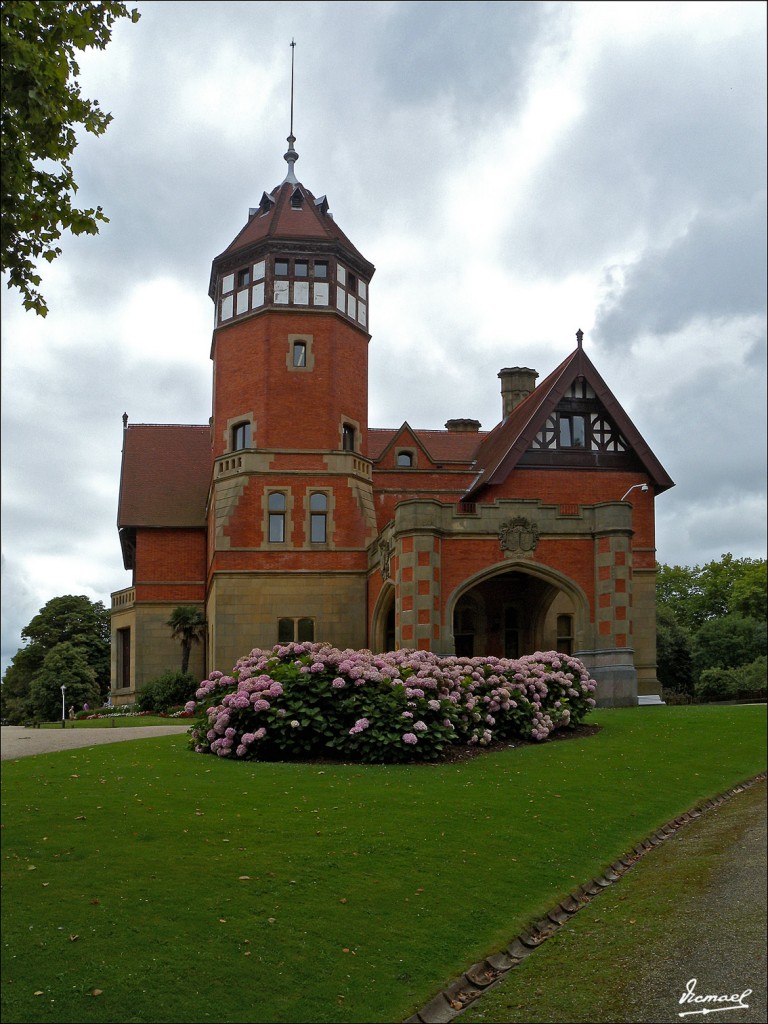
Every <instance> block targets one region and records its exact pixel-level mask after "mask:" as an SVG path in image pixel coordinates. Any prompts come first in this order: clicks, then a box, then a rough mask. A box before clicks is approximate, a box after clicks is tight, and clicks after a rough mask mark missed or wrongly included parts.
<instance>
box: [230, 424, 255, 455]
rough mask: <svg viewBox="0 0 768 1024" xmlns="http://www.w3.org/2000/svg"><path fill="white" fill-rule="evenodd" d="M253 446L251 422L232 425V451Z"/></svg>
mask: <svg viewBox="0 0 768 1024" xmlns="http://www.w3.org/2000/svg"><path fill="white" fill-rule="evenodd" d="M250 447H251V424H250V423H249V422H245V423H237V424H235V426H234V427H232V451H233V452H237V451H240V449H241V448H250Z"/></svg>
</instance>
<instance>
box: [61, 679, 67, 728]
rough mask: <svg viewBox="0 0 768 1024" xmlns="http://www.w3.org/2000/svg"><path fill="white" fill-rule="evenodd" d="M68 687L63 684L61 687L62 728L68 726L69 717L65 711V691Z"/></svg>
mask: <svg viewBox="0 0 768 1024" xmlns="http://www.w3.org/2000/svg"><path fill="white" fill-rule="evenodd" d="M66 689H67V688H66V686H62V688H61V728H62V729H66V727H67V719H66V715H65V712H64V705H65V700H64V693H65V690H66Z"/></svg>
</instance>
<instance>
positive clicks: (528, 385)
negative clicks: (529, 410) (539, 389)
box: [498, 366, 539, 419]
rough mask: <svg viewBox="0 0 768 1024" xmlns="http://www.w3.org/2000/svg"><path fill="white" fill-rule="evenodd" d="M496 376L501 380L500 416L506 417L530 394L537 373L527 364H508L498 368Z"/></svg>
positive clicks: (534, 385)
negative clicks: (501, 368) (502, 368)
mask: <svg viewBox="0 0 768 1024" xmlns="http://www.w3.org/2000/svg"><path fill="white" fill-rule="evenodd" d="M498 376H499V380H500V381H501V410H502V417H503V419H506V418H507V416H509V414H510V413H511V412H512V410H513V409H515V408H516V407H517V406H518V405H520V403H521V402H522V400H523V399H524V398H527V397H528V395H530V394H531V392H532V391H533V389H534V388H535V387H536V378H537V377H538V376H539V375H538V373H537V372H536V370H532V369H531V368H530V367H528V366H508V367H506V368H505V369H504V370H499V374H498Z"/></svg>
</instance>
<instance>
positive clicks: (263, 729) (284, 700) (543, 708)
mask: <svg viewBox="0 0 768 1024" xmlns="http://www.w3.org/2000/svg"><path fill="white" fill-rule="evenodd" d="M596 685H597V684H596V683H595V681H594V680H593V679H590V678H589V673H588V672H587V670H586V668H585V666H584V665H583V664H582V663H581V662H580V661H577V659H575V658H571V657H570V656H568V655H565V654H558V653H557V652H555V651H547V652H541V651H537V652H536V653H535V654H531V655H526V656H524V657H522V658H520V659H517V660H514V661H512V660H508V659H500V658H491V657H489V658H457V657H447V658H440V657H438V656H437V655H434V654H431V653H430V652H428V651H409V650H401V651H390V652H388V653H386V654H381V655H373V654H372V653H371V652H370V651H352V650H346V651H339V650H337V649H336V648H333V647H331V646H330V645H329V644H312V643H305V644H293V643H291V644H288V645H287V646H282V645H278V646H277V647H275V648H273V650H272V651H261V650H254V651H252V652H251V653H250V655H248V656H247V657H246V658H241V659H240V661H239V662H238V663H237V665H236V666H235V668H234V670H233V674H232V675H231V676H225V675H224V674H223V673H221V672H219V671H215V672H211V673H210V676H209V678H208V679H206V680H204V681H203V682H202V683H201V684H200V687H199V688H198V690H197V692H196V694H195V696H196V698H197V699H196V701H195V700H191V701H190V702H189V704H188V705H187V708H186V710H187V711H188V712H189V713H190V714H197V715H198V721H197V723H196V724H195V727H194V728H193V730H192V733H191V744H192V746H193V749H194V750H196V751H197V752H198V753H214V754H216V755H218V756H219V757H230V756H234V757H238V758H243V759H246V760H248V759H261V760H275V759H286V758H288V759H290V758H307V757H309V758H313V757H320V756H322V757H336V758H341V759H349V760H353V761H360V762H364V763H373V762H409V761H418V760H436V759H439V757H440V755H441V754H442V753H444V752H445V750H446V748H447V747H448V745H449V744H456V743H459V744H478V745H480V746H487V745H488V744H490V743H492V742H493V741H494V740H510V739H525V740H528V739H532V740H545V739H546V738H547V737H548V736H549V735H550V734H551V733H552V732H553V731H554V730H555V729H559V728H567V727H569V726H571V727H572V726H575V725H577V724H578V723H579V722H580V721H581V720H582V719H583V717H584V716H585V715H586V714H587V712H588V711H590V710H591V708H593V707H594V706H595V700H594V698H593V697H592V693H593V692H594V690H595V687H596Z"/></svg>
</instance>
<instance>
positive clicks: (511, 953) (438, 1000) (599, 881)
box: [404, 772, 768, 1024]
mask: <svg viewBox="0 0 768 1024" xmlns="http://www.w3.org/2000/svg"><path fill="white" fill-rule="evenodd" d="M767 777H768V773H766V772H761V773H760V774H759V775H755V776H753V777H752V778H751V779H746V780H745V781H744V782H740V783H738V784H737V785H736V786H734V787H733V788H732V789H729V790H726V792H724V793H721V794H720V795H719V796H715V797H712V799H710V800H705V801H703V802H702V803H700V804H696V805H695V806H694V807H693V808H692V810H690V811H686V812H685V813H684V814H681V815H680V816H679V817H677V818H673V819H672V820H671V821H668V822H667V823H666V824H665V825H662V826H661V828H659V829H657V830H656V831H655V832H654V833H653V834H652V835H650V836H649V837H648V838H647V839H643V840H642V842H639V843H638V844H637V845H636V846H635V847H634V848H633V849H632V850H630V851H629V852H628V853H626V854H624V855H623V856H622V857H619V859H618V860H616V861H614V862H613V864H611V865H610V867H608V868H607V869H606V870H605V871H604V872H603V873H602V875H599V876H598V877H596V878H593V879H590V881H589V882H587V883H586V885H580V886H578V887H577V888H576V889H574V890H573V892H572V893H570V895H568V896H566V898H565V899H564V900H562V901H561V902H560V903H558V904H557V905H556V906H555V907H554V908H553V909H552V910H549V911H547V913H546V914H545V916H544V917H543V918H541V919H540V920H538V921H533V922H532V923H531V924H530V925H529V926H528V930H527V931H524V932H521V933H520V934H519V935H518V936H517V937H516V938H514V939H512V941H511V942H510V943H508V945H507V946H506V947H505V948H504V949H503V950H501V952H499V953H493V954H491V955H490V956H488V957H486V958H485V960H481V961H480V962H479V963H476V964H473V965H472V966H471V967H469V968H468V969H467V970H466V971H465V972H464V973H463V974H462V975H461V977H460V978H458V979H457V980H456V981H454V982H452V983H451V984H450V985H448V987H447V988H445V989H443V991H442V992H439V993H438V994H437V995H436V996H435V997H434V999H431V1000H430V1002H428V1003H427V1005H426V1006H424V1007H422V1009H421V1010H419V1011H417V1012H416V1013H415V1014H414V1015H413V1016H412V1017H409V1018H408V1019H407V1020H406V1021H405V1022H404V1024H448V1022H449V1021H452V1020H453V1019H454V1017H457V1016H458V1015H459V1014H460V1013H461V1012H462V1011H463V1010H465V1009H466V1008H467V1006H469V1005H470V1003H474V1002H475V1000H477V999H479V998H480V996H481V995H482V994H483V993H484V992H487V991H488V990H489V989H490V988H493V987H494V986H495V985H497V984H499V983H500V982H501V981H502V980H503V979H504V977H505V976H506V975H507V974H508V973H509V971H511V970H512V968H514V967H516V966H517V965H518V964H519V963H520V962H521V961H522V960H525V959H526V957H529V956H530V955H531V954H532V953H533V952H534V951H535V950H536V949H537V948H538V947H539V946H540V945H541V944H542V943H543V942H546V940H547V939H549V938H551V936H552V935H554V934H555V933H556V932H557V931H558V930H559V929H560V928H562V926H563V925H564V924H566V923H567V922H568V921H569V920H570V919H571V918H572V917H573V915H574V914H577V913H578V912H579V910H581V908H582V907H584V906H586V905H587V904H588V903H591V902H592V900H593V899H595V897H597V896H599V895H600V893H601V892H603V890H604V889H607V888H609V887H610V886H611V885H613V884H614V883H616V882H618V881H620V879H621V877H622V875H624V874H625V873H626V872H627V871H629V869H630V868H631V867H633V866H634V865H635V864H636V863H637V861H638V860H640V858H641V857H644V856H645V855H646V854H647V853H650V851H651V850H655V849H656V847H657V846H660V845H661V844H662V843H663V842H664V840H665V839H668V838H669V837H670V836H672V835H674V834H675V833H676V832H678V831H679V829H681V828H683V827H684V826H685V825H687V824H689V823H690V822H691V821H695V820H696V819H697V818H700V817H701V815H702V814H706V813H707V811H712V810H714V809H715V808H717V807H719V806H720V805H721V804H723V803H725V802H726V800H730V799H731V798H732V797H734V796H736V795H737V794H738V793H742V792H744V790H745V789H749V788H750V787H751V786H754V785H755V783H757V782H762V781H764V780H765V779H766V778H767Z"/></svg>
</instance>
